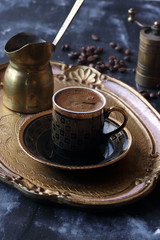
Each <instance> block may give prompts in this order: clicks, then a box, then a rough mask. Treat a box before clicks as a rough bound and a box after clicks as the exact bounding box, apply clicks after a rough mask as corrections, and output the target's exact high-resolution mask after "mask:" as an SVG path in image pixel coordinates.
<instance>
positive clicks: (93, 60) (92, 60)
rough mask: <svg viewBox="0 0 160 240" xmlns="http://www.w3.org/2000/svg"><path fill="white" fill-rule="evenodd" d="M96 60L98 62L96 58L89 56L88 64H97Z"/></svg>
mask: <svg viewBox="0 0 160 240" xmlns="http://www.w3.org/2000/svg"><path fill="white" fill-rule="evenodd" d="M95 60H96V58H95V57H94V56H89V57H88V58H87V61H88V62H95Z"/></svg>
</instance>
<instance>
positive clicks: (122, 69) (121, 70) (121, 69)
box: [118, 67, 126, 73]
mask: <svg viewBox="0 0 160 240" xmlns="http://www.w3.org/2000/svg"><path fill="white" fill-rule="evenodd" d="M118 72H121V73H124V72H126V68H123V67H120V68H118Z"/></svg>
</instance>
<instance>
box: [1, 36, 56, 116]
mask: <svg viewBox="0 0 160 240" xmlns="http://www.w3.org/2000/svg"><path fill="white" fill-rule="evenodd" d="M54 49H55V46H54V45H53V44H52V43H47V42H45V41H44V40H42V39H39V38H35V36H33V35H32V34H28V33H20V34H17V35H15V36H14V37H12V38H11V39H10V40H9V41H8V42H7V44H6V46H5V50H6V54H7V56H8V57H9V59H10V62H9V65H8V67H7V69H6V72H5V75H4V96H3V103H4V105H5V106H6V107H8V108H9V109H11V110H13V111H17V112H22V113H35V112H40V111H43V110H46V109H49V108H50V107H51V102H52V101H51V99H52V94H53V74H52V69H51V66H50V62H49V60H50V58H51V56H52V54H53V52H54Z"/></svg>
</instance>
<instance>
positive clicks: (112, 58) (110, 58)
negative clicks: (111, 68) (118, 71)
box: [108, 56, 117, 60]
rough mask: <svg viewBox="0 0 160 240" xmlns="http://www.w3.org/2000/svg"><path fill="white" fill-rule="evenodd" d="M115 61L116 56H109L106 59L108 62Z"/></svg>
mask: <svg viewBox="0 0 160 240" xmlns="http://www.w3.org/2000/svg"><path fill="white" fill-rule="evenodd" d="M115 59H117V58H116V56H109V57H108V60H115Z"/></svg>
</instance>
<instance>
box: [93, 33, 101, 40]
mask: <svg viewBox="0 0 160 240" xmlns="http://www.w3.org/2000/svg"><path fill="white" fill-rule="evenodd" d="M91 38H92V40H94V41H99V40H100V38H99V37H98V36H97V35H96V34H92V35H91Z"/></svg>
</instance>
